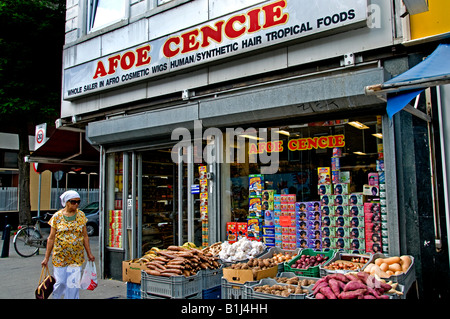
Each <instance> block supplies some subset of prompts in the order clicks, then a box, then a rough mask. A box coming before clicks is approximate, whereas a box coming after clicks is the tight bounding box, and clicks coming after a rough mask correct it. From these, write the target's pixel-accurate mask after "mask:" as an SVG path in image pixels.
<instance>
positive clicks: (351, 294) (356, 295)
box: [338, 289, 367, 299]
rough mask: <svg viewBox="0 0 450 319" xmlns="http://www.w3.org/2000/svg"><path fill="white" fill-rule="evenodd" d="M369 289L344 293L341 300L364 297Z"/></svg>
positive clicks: (340, 295)
mask: <svg viewBox="0 0 450 319" xmlns="http://www.w3.org/2000/svg"><path fill="white" fill-rule="evenodd" d="M366 291H367V289H357V290H351V291H343V292H341V293H340V294H339V296H338V298H339V299H358V298H359V297H361V296H364V293H365V292H366Z"/></svg>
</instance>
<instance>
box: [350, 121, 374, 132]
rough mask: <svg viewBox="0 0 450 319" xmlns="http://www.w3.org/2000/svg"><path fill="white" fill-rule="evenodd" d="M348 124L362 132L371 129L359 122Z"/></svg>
mask: <svg viewBox="0 0 450 319" xmlns="http://www.w3.org/2000/svg"><path fill="white" fill-rule="evenodd" d="M348 124H350V125H351V126H353V127H356V128H357V129H360V130H365V129H368V128H369V127H368V126H367V125H364V124H362V123H361V122H358V121H352V122H348Z"/></svg>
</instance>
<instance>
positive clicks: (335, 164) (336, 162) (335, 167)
mask: <svg viewBox="0 0 450 319" xmlns="http://www.w3.org/2000/svg"><path fill="white" fill-rule="evenodd" d="M340 169H341V161H340V158H339V157H332V158H331V170H332V171H339V170H340Z"/></svg>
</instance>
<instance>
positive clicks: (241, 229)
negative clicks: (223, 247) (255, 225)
mask: <svg viewBox="0 0 450 319" xmlns="http://www.w3.org/2000/svg"><path fill="white" fill-rule="evenodd" d="M236 226H237V236H238V238H240V237H244V236H245V237H247V223H246V222H237V224H236Z"/></svg>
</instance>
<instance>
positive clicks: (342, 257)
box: [319, 251, 373, 277]
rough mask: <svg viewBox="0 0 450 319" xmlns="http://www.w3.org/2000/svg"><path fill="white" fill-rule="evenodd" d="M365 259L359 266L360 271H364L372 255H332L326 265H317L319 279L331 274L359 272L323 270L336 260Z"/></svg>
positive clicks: (339, 253) (340, 253)
mask: <svg viewBox="0 0 450 319" xmlns="http://www.w3.org/2000/svg"><path fill="white" fill-rule="evenodd" d="M361 257H363V258H367V262H366V263H365V264H364V265H362V266H361V269H360V270H362V269H364V268H365V267H366V266H367V265H368V264H369V263H370V262H371V261H372V258H373V255H363V254H350V253H343V252H339V251H338V252H336V254H335V255H334V257H333V258H330V259H329V260H328V261H327V262H326V263H324V264H322V265H319V269H320V277H325V276H327V275H331V274H337V273H339V274H345V273H348V272H355V271H360V270H343V269H342V270H341V269H338V270H332V269H326V268H324V267H325V266H327V265H329V264H331V263H333V262H335V261H336V260H346V261H351V259H352V258H361Z"/></svg>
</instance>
